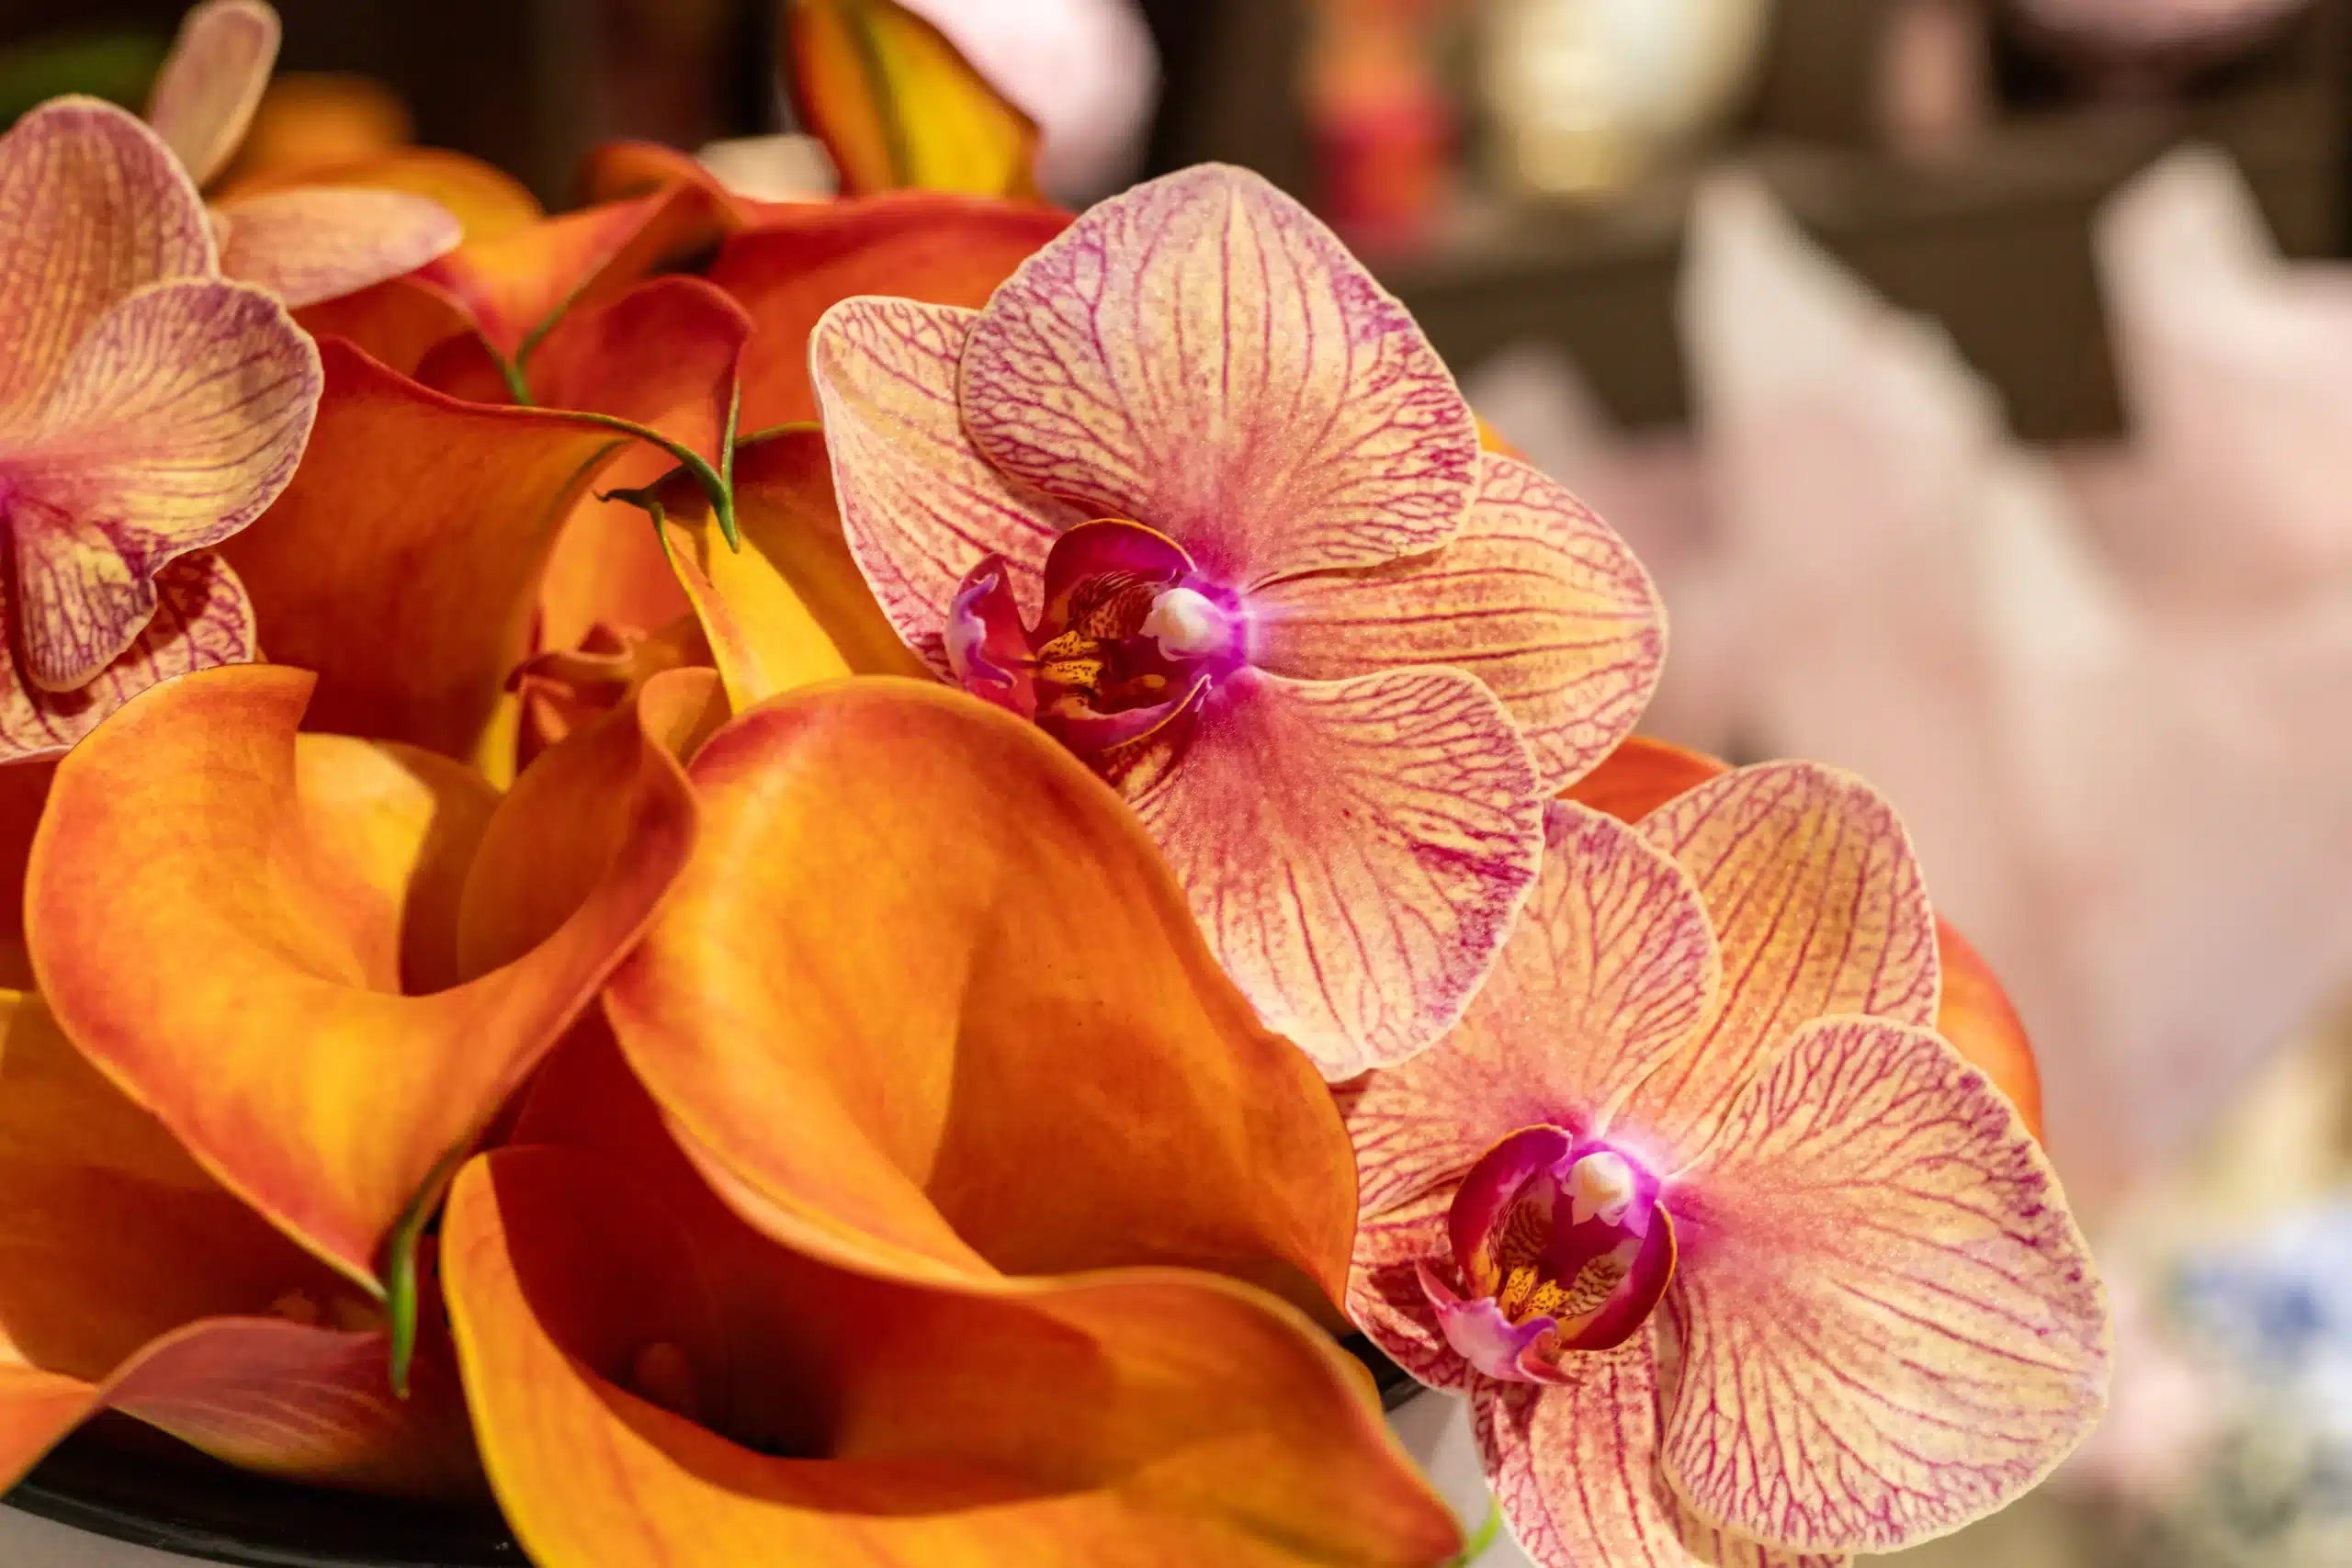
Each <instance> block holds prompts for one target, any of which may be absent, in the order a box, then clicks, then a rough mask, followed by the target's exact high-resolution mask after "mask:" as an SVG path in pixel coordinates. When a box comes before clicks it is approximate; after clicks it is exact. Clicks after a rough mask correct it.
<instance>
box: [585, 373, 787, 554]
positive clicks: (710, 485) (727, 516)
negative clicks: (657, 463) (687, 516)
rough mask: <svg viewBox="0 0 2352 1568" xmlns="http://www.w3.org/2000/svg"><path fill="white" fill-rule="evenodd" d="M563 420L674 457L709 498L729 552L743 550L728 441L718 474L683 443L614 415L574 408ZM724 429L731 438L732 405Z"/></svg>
mask: <svg viewBox="0 0 2352 1568" xmlns="http://www.w3.org/2000/svg"><path fill="white" fill-rule="evenodd" d="M564 417H565V418H566V419H576V420H579V421H581V422H582V423H586V424H600V425H603V426H604V427H605V429H607V430H619V431H626V432H627V433H628V434H631V435H634V436H636V437H637V438H638V439H639V441H646V442H650V443H651V444H652V445H654V446H659V447H661V448H662V450H663V451H664V452H667V453H669V454H670V456H672V457H675V458H676V459H677V460H678V466H679V467H680V468H684V469H685V470H686V471H687V472H688V473H690V474H692V475H694V477H695V483H697V484H699V485H701V486H702V489H703V493H704V494H705V495H707V496H708V497H709V498H710V512H711V515H712V516H714V517H716V518H717V519H718V532H719V534H720V535H721V536H724V537H725V539H726V540H727V547H728V548H729V549H730V550H740V549H741V548H742V547H743V536H742V534H741V531H740V530H739V529H738V528H737V527H736V526H735V481H734V477H733V470H734V468H735V444H734V442H733V441H732V440H731V439H730V440H729V442H728V443H727V444H726V446H724V448H723V449H722V456H721V457H720V458H719V462H720V463H721V464H722V465H723V466H724V468H725V469H726V471H725V472H721V471H720V469H718V468H712V467H711V466H710V460H709V459H708V458H707V457H704V456H703V455H702V454H701V453H699V452H697V451H695V449H694V448H693V447H691V446H685V445H684V443H682V442H677V441H673V440H671V439H670V438H669V437H668V436H666V435H664V434H662V433H661V432H660V431H658V430H651V429H648V428H647V427H646V426H644V425H641V424H639V423H636V422H635V421H633V420H626V419H621V418H619V417H617V416H616V415H614V414H608V413H586V412H581V411H579V410H577V409H573V410H567V411H566V412H565V414H564ZM727 428H728V434H729V436H730V437H731V436H732V435H733V434H734V429H735V413H734V407H733V405H732V404H729V408H728V415H727ZM617 499H620V500H623V501H634V500H635V499H636V497H635V495H634V494H633V493H632V494H623V495H618V496H617Z"/></svg>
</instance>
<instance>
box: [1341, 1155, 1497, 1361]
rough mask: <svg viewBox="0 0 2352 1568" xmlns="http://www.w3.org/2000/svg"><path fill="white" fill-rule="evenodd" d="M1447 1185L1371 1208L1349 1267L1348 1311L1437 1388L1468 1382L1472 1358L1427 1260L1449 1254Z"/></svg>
mask: <svg viewBox="0 0 2352 1568" xmlns="http://www.w3.org/2000/svg"><path fill="white" fill-rule="evenodd" d="M1452 1206H1453V1192H1452V1191H1451V1190H1446V1189H1442V1188H1441V1189H1438V1190H1433V1191H1429V1192H1424V1193H1421V1194H1420V1195H1419V1196H1418V1197H1415V1198H1408V1199H1407V1200H1406V1201H1403V1202H1401V1203H1397V1204H1395V1205H1393V1206H1391V1207H1388V1208H1385V1209H1383V1210H1382V1211H1381V1212H1380V1213H1377V1214H1368V1215H1366V1216H1365V1217H1364V1218H1363V1220H1362V1221H1361V1222H1359V1223H1358V1224H1357V1226H1356V1240H1355V1251H1354V1256H1353V1258H1351V1260H1350V1266H1349V1269H1348V1294H1347V1309H1348V1319H1349V1321H1350V1322H1351V1323H1353V1324H1354V1325H1356V1326H1357V1327H1358V1328H1360V1329H1362V1330H1363V1334H1364V1337H1366V1338H1368V1339H1370V1340H1371V1341H1372V1342H1373V1343H1374V1345H1377V1346H1379V1347H1380V1350H1381V1353H1382V1354H1383V1355H1385V1356H1386V1357H1387V1358H1388V1359H1390V1360H1392V1361H1394V1362H1396V1363H1397V1365H1398V1366H1400V1367H1402V1368H1404V1369H1405V1371H1408V1372H1409V1373H1411V1374H1412V1375H1413V1377H1414V1378H1415V1379H1417V1380H1418V1381H1419V1382H1424V1383H1427V1384H1428V1385H1429V1386H1430V1387H1431V1388H1448V1389H1463V1388H1467V1387H1468V1386H1469V1385H1470V1383H1471V1382H1472V1371H1473V1369H1472V1368H1471V1366H1470V1364H1469V1363H1468V1362H1466V1361H1464V1359H1462V1356H1461V1353H1460V1352H1459V1351H1457V1350H1455V1349H1454V1348H1453V1345H1452V1344H1451V1343H1450V1342H1449V1341H1448V1339H1447V1337H1446V1334H1445V1328H1444V1325H1442V1324H1441V1323H1440V1322H1439V1320H1438V1314H1437V1303H1436V1301H1435V1299H1434V1298H1433V1297H1432V1296H1431V1295H1430V1292H1429V1290H1428V1288H1427V1287H1426V1286H1425V1285H1424V1284H1423V1282H1422V1277H1421V1270H1422V1266H1423V1265H1424V1264H1426V1263H1427V1262H1428V1261H1429V1260H1430V1258H1445V1257H1446V1256H1448V1252H1449V1247H1448V1242H1447V1237H1446V1217H1447V1211H1448V1210H1449V1209H1451V1208H1452Z"/></svg>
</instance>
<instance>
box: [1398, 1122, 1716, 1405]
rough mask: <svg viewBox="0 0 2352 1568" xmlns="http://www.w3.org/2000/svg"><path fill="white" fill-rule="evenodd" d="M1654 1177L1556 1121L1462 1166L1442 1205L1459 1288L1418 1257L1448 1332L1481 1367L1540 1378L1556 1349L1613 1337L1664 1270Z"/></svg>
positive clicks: (1648, 1302) (1553, 1365)
mask: <svg viewBox="0 0 2352 1568" xmlns="http://www.w3.org/2000/svg"><path fill="white" fill-rule="evenodd" d="M1662 1191H1663V1183H1661V1182H1660V1181H1659V1180H1658V1179H1657V1177H1656V1176H1654V1175H1652V1174H1651V1173H1650V1172H1649V1170H1648V1169H1647V1168H1645V1166H1644V1165H1643V1164H1642V1163H1641V1161H1640V1160H1639V1159H1638V1158H1636V1157H1634V1156H1629V1155H1628V1154H1627V1153H1625V1152H1624V1151H1623V1150H1621V1149H1618V1148H1615V1147H1613V1146H1611V1145H1609V1144H1607V1143H1605V1142H1602V1141H1600V1140H1597V1139H1591V1138H1582V1137H1579V1136H1577V1134H1574V1133H1572V1132H1570V1131H1569V1130H1568V1129H1566V1128H1565V1127H1558V1126H1551V1125H1538V1126H1532V1127H1524V1128H1521V1130H1520V1131H1518V1132H1516V1133H1513V1134H1510V1136H1509V1137H1506V1138H1504V1139H1502V1140H1501V1141H1499V1142H1498V1143H1497V1144H1496V1145H1494V1146H1493V1147H1492V1148H1490V1149H1488V1150H1487V1153H1486V1154H1485V1155H1484V1156H1481V1157H1480V1158H1479V1160H1478V1161H1477V1163H1476V1164H1475V1165H1474V1166H1472V1167H1471V1168H1470V1170H1469V1172H1468V1173H1467V1174H1466V1175H1465V1176H1464V1178H1463V1180H1462V1183H1461V1186H1460V1188H1459V1189H1458V1190H1456V1192H1455V1195H1454V1201H1453V1209H1452V1211H1451V1212H1450V1213H1449V1214H1448V1215H1447V1229H1448V1233H1449V1235H1450V1237H1451V1241H1452V1247H1453V1258H1452V1259H1451V1260H1450V1261H1451V1263H1452V1266H1453V1274H1454V1276H1455V1277H1457V1278H1458V1279H1459V1280H1461V1281H1462V1283H1463V1286H1464V1291H1466V1297H1465V1295H1464V1292H1457V1291H1456V1290H1455V1289H1454V1288H1453V1286H1452V1285H1451V1284H1450V1283H1448V1282H1447V1280H1446V1279H1445V1277H1444V1275H1443V1273H1442V1271H1441V1270H1440V1269H1436V1268H1433V1267H1432V1266H1431V1264H1430V1263H1429V1262H1426V1261H1425V1262H1424V1264H1423V1266H1422V1268H1421V1271H1420V1272H1421V1288H1422V1292H1423V1293H1424V1294H1425V1295H1427V1296H1428V1297H1429V1300H1430V1305H1431V1306H1432V1307H1433V1308H1435V1309H1436V1312H1437V1316H1438V1321H1439V1325H1440V1326H1441V1327H1442V1329H1443V1330H1444V1331H1445V1335H1446V1339H1447V1342H1448V1343H1449V1344H1450V1345H1452V1346H1453V1348H1454V1349H1455V1351H1456V1352H1457V1353H1459V1354H1461V1355H1462V1356H1463V1357H1464V1359H1467V1360H1468V1361H1470V1362H1471V1364H1472V1365H1473V1366H1476V1367H1477V1368H1478V1370H1479V1371H1482V1372H1485V1373H1486V1374H1487V1376H1489V1377H1495V1378H1501V1379H1504V1380H1506V1381H1516V1382H1547V1381H1550V1377H1551V1375H1552V1374H1554V1373H1555V1372H1556V1371H1557V1370H1558V1366H1559V1361H1560V1358H1561V1357H1562V1356H1563V1355H1565V1354H1566V1353H1569V1352H1573V1351H1579V1350H1601V1349H1607V1348H1611V1347H1613V1346H1616V1345H1619V1344H1622V1343H1623V1342H1624V1341H1625V1340H1626V1339H1628V1338H1630V1337H1632V1336H1633V1335H1634V1333H1635V1332H1637V1331H1638V1330H1639V1329H1640V1328H1641V1327H1642V1325H1644V1324H1645V1323H1646V1322H1647V1321H1648V1319H1649V1315H1650V1314H1651V1312H1652V1311H1653V1310H1655V1309H1656V1307H1657V1303H1658V1301H1659V1299H1660V1298H1661V1297H1663V1295H1664V1294H1665V1292H1666V1287H1667V1284H1668V1280H1671V1279H1672V1277H1673V1273H1674V1264H1675V1256H1676V1244H1675V1236H1674V1225H1673V1221H1672V1217H1671V1216H1670V1215H1669V1214H1668V1212H1667V1209H1666V1207H1665V1204H1664V1203H1663V1202H1662V1201H1661V1195H1662Z"/></svg>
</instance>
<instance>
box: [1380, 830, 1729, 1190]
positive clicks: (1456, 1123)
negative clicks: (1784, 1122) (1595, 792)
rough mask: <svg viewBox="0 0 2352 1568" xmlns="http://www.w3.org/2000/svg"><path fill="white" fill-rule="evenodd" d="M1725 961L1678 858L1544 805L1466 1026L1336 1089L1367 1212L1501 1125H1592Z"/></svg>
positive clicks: (1589, 1131)
mask: <svg viewBox="0 0 2352 1568" xmlns="http://www.w3.org/2000/svg"><path fill="white" fill-rule="evenodd" d="M1721 967H1722V966H1721V964H1720V961H1719V959H1718V956H1717V953H1716V950H1715V941H1714V935H1713V931H1711V930H1710V929H1709V927H1708V924H1707V911H1706V908H1705V906H1704V905H1703V904H1702V902H1701V901H1700V897H1699V892H1698V889H1697V888H1696V887H1694V886H1692V885H1691V879H1690V877H1689V876H1688V875H1687V874H1685V873H1684V872H1683V871H1682V869H1681V868H1680V867H1679V866H1678V865H1677V864H1675V863H1674V862H1673V861H1671V860H1668V858H1667V857H1666V856H1665V855H1663V854H1661V853H1660V852H1657V850H1655V849H1653V848H1651V847H1650V846H1649V845H1648V844H1647V843H1646V842H1645V840H1643V839H1642V838H1641V837H1640V836H1639V835H1638V834H1637V833H1635V832H1634V830H1633V829H1630V828H1627V827H1625V826H1623V824H1621V823H1618V822H1616V821H1614V820H1612V819H1611V818H1606V817H1603V816H1601V815H1600V813H1599V812H1596V811H1591V810H1589V809H1587V808H1585V807H1579V806H1575V805H1571V804H1569V803H1567V802H1565V801H1559V802H1555V803H1554V804H1553V805H1552V806H1551V807H1549V808H1548V810H1547V811H1546V814H1545V821H1544V868H1543V874H1542V876H1541V877H1540V879H1539V880H1538V881H1537V883H1536V886H1535V892H1534V894H1533V896H1532V897H1530V898H1529V899H1528V902H1527V908H1526V910H1525V911H1524V912H1523V913H1522V914H1521V916H1520V920H1519V924H1518V926H1517V928H1516V929H1515V930H1514V931H1512V932H1511V935H1510V942H1508V943H1506V944H1505V946H1504V948H1503V954H1502V959H1501V961H1500V962H1499V963H1498V964H1496V966H1495V972H1494V974H1493V976H1491V977H1490V978H1489V979H1488V980H1487V984H1486V986H1485V987H1484V988H1482V989H1481V990H1480V991H1479V993H1478V995H1477V997H1476V998H1475V999H1474V1000H1473V1001H1472V1002H1471V1004H1470V1009H1469V1011H1468V1012H1467V1013H1466V1014H1465V1015H1464V1018H1463V1021H1462V1022H1461V1024H1460V1025H1459V1026H1458V1027H1457V1028H1456V1029H1455V1030H1454V1031H1453V1033H1452V1034H1450V1035H1448V1036H1447V1037H1446V1038H1445V1039H1444V1040H1443V1041H1442V1042H1441V1043H1439V1044H1438V1045H1437V1046H1436V1047H1435V1048H1434V1049H1432V1050H1430V1051H1429V1052H1427V1053H1425V1054H1423V1055H1420V1056H1419V1057H1416V1058H1415V1059H1414V1060H1412V1061H1410V1062H1407V1063H1404V1064H1402V1065H1400V1066H1396V1067H1393V1068H1390V1069H1388V1070H1386V1071H1384V1072H1380V1073H1375V1074H1374V1075H1373V1076H1372V1077H1369V1078H1366V1079H1365V1080H1364V1081H1363V1082H1362V1083H1361V1084H1355V1085H1351V1086H1349V1087H1348V1088H1346V1089H1342V1090H1341V1091H1340V1105H1341V1108H1342V1110H1343V1111H1344V1112H1345V1114H1346V1116H1347V1119H1348V1133H1349V1136H1350V1137H1351V1139H1352V1140H1353V1141H1354V1143H1355V1145H1356V1158H1357V1162H1358V1165H1359V1168H1360V1170H1361V1172H1362V1175H1361V1180H1362V1182H1363V1205H1364V1212H1365V1213H1366V1214H1367V1215H1368V1216H1370V1215H1377V1214H1379V1213H1381V1212H1382V1211H1384V1210H1385V1209H1386V1208H1387V1207H1389V1206H1390V1205H1391V1204H1393V1203H1397V1202H1399V1201H1403V1200H1406V1199H1408V1198H1410V1197H1412V1196H1414V1195H1415V1194H1417V1193H1420V1192H1424V1191H1427V1190H1430V1188H1432V1187H1434V1186H1437V1185H1439V1184H1441V1183H1450V1182H1452V1181H1453V1180H1454V1179H1458V1178H1459V1177H1460V1176H1461V1175H1462V1174H1463V1173H1464V1171H1466V1170H1467V1169H1469V1168H1470V1166H1471V1164H1472V1162H1474V1161H1475V1160H1476V1159H1477V1158H1478V1157H1479V1156H1481V1155H1482V1154H1484V1153H1485V1152H1486V1150H1487V1147H1488V1146H1489V1145H1492V1144H1493V1143H1494V1142H1495V1140H1496V1139H1497V1138H1498V1136H1500V1135H1501V1134H1503V1133H1505V1132H1508V1131H1510V1129H1512V1128H1515V1127H1527V1126H1535V1125H1541V1124H1545V1123H1550V1124H1555V1125H1562V1126H1573V1127H1575V1128H1576V1129H1577V1131H1579V1132H1580V1133H1582V1134H1586V1135H1588V1136H1592V1135H1598V1134H1599V1133H1600V1131H1601V1130H1602V1128H1603V1126H1604V1125H1605V1122H1606V1115H1607V1112H1608V1111H1610V1109H1611V1107H1612V1106H1613V1105H1614V1104H1615V1103H1617V1102H1618V1101H1619V1100H1622V1099H1623V1096H1624V1095H1625V1094H1626V1093H1627V1092H1628V1091H1630V1090H1631V1089H1633V1087H1634V1085H1635V1084H1636V1083H1638V1082H1640V1081H1641V1079H1642V1078H1643V1077H1645V1076H1646V1075H1647V1074H1648V1073H1649V1072H1650V1071H1651V1070H1652V1069H1653V1068H1655V1067H1656V1066H1657V1064H1658V1063H1660V1062H1662V1061H1664V1060H1666V1059H1667V1058H1668V1056H1670V1055H1672V1054H1673V1053H1674V1052H1675V1051H1676V1050H1677V1049H1678V1048H1679V1047H1680V1046H1681V1045H1682V1043H1683V1042H1684V1041H1685V1040H1687V1039H1688V1038H1689V1036H1690V1034H1691V1031H1692V1030H1693V1029H1694V1028H1695V1027H1696V1026H1697V1025H1698V1023H1699V1022H1700V1021H1701V1020H1702V1019H1703V1018H1705V1017H1706V1016H1707V1012H1708V1010H1709V1008H1710V1006H1711V1005H1712V1003H1713V998H1714V996H1715V993H1716V990H1717V987H1719V985H1720V983H1721Z"/></svg>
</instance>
